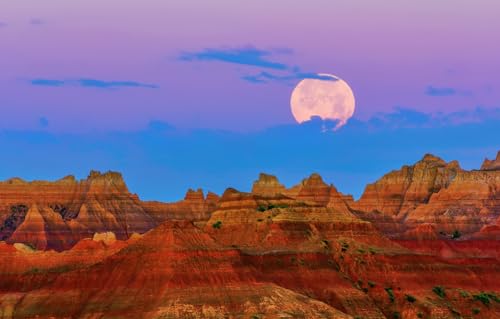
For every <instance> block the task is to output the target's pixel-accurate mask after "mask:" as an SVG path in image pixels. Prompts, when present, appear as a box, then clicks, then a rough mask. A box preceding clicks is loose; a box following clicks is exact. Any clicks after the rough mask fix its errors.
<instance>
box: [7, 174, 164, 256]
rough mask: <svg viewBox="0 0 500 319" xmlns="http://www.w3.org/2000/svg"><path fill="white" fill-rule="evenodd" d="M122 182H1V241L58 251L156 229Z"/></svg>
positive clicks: (108, 178) (107, 177) (98, 178)
mask: <svg viewBox="0 0 500 319" xmlns="http://www.w3.org/2000/svg"><path fill="white" fill-rule="evenodd" d="M156 225H157V223H156V222H155V220H154V219H153V218H152V217H151V216H150V215H149V214H147V213H146V212H145V210H144V209H143V207H142V206H141V202H140V201H139V199H138V198H137V196H136V195H133V194H130V193H129V191H128V189H127V186H126V185H125V182H124V181H123V179H122V176H121V175H120V174H118V173H114V172H108V173H104V174H101V173H99V172H96V171H93V172H91V173H90V175H89V176H88V178H87V179H84V180H81V181H76V180H75V178H74V177H72V176H68V177H65V178H63V179H61V180H59V181H56V182H43V181H34V182H25V181H22V180H20V179H11V180H8V181H6V182H0V240H5V241H7V242H9V243H15V242H19V243H26V244H29V245H33V246H34V247H36V248H37V249H56V250H62V249H67V248H69V247H71V246H73V245H74V244H75V243H77V242H78V241H79V240H81V239H82V238H87V237H92V236H93V235H94V233H96V232H106V231H111V232H113V233H114V234H115V235H116V237H117V238H118V239H121V240H123V239H126V238H128V237H129V236H130V235H131V234H132V233H134V232H137V233H144V232H146V231H148V230H149V229H151V228H153V227H154V226H156Z"/></svg>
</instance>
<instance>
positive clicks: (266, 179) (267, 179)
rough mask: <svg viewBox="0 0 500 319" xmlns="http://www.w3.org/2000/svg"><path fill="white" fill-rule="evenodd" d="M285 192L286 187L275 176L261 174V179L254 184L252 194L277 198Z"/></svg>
mask: <svg viewBox="0 0 500 319" xmlns="http://www.w3.org/2000/svg"><path fill="white" fill-rule="evenodd" d="M284 191H285V186H284V185H283V184H281V183H280V182H279V181H278V178H277V177H276V176H274V175H269V174H265V173H260V175H259V179H258V180H256V181H255V182H254V183H253V187H252V193H253V194H257V195H262V196H275V195H278V194H281V193H283V192H284Z"/></svg>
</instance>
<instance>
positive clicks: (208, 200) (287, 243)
mask: <svg viewBox="0 0 500 319" xmlns="http://www.w3.org/2000/svg"><path fill="white" fill-rule="evenodd" d="M249 182H250V181H249ZM499 298H500V152H499V155H498V156H497V158H496V159H493V160H488V159H487V160H485V161H484V163H483V165H482V167H481V168H478V169H477V170H471V171H468V170H464V169H462V168H461V167H460V164H459V163H458V162H456V161H452V162H445V161H444V160H442V159H440V158H438V157H436V156H433V155H430V154H427V155H425V156H424V157H423V158H422V159H421V160H420V161H418V162H417V163H415V164H413V165H408V166H403V167H401V168H400V169H397V170H394V171H392V172H389V173H387V174H386V175H384V176H383V177H382V178H380V179H379V180H378V181H376V182H375V183H373V184H369V185H367V186H366V188H365V191H364V193H363V195H362V196H361V197H360V199H359V200H354V199H353V198H352V196H350V195H345V194H342V193H340V192H339V191H338V190H337V189H336V188H335V186H333V185H329V184H327V183H326V182H325V181H324V180H323V179H322V178H321V176H319V175H318V174H312V175H311V176H309V177H307V178H305V179H304V180H302V181H301V182H300V183H298V184H297V185H296V186H293V187H291V188H286V187H285V186H284V185H282V184H280V182H279V180H278V178H277V177H275V176H272V175H267V174H261V175H260V176H259V177H258V179H257V180H256V181H255V182H254V183H253V187H252V191H251V192H250V193H246V192H241V191H238V190H236V189H232V188H228V189H227V190H226V191H225V192H224V193H223V194H219V195H217V194H214V193H211V192H208V193H204V192H203V191H202V190H196V191H195V190H189V191H188V192H187V193H186V196H185V198H184V199H183V200H181V201H178V202H175V203H162V202H146V201H141V200H140V199H139V197H138V196H137V195H135V194H132V193H130V192H129V190H128V188H127V186H126V184H125V182H124V180H123V179H122V177H121V175H120V174H119V173H115V172H108V173H100V172H95V171H93V172H91V173H90V174H89V176H88V178H87V179H84V180H76V179H75V178H74V177H73V176H67V177H65V178H62V179H60V180H57V181H54V182H46V181H33V182H26V181H24V180H21V179H19V178H12V179H9V180H6V181H4V182H0V318H251V319H257V318H391V319H392V318H393V319H398V318H500V299H499Z"/></svg>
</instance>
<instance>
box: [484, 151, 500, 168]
mask: <svg viewBox="0 0 500 319" xmlns="http://www.w3.org/2000/svg"><path fill="white" fill-rule="evenodd" d="M481 170H484V171H494V170H500V151H499V152H498V153H497V157H496V158H495V159H494V160H489V159H487V158H486V159H485V160H484V162H483V165H481Z"/></svg>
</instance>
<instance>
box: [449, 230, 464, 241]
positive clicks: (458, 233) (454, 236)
mask: <svg viewBox="0 0 500 319" xmlns="http://www.w3.org/2000/svg"><path fill="white" fill-rule="evenodd" d="M460 236H462V234H461V233H460V232H459V231H458V230H455V231H454V232H453V234H451V238H453V239H458V238H460Z"/></svg>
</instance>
